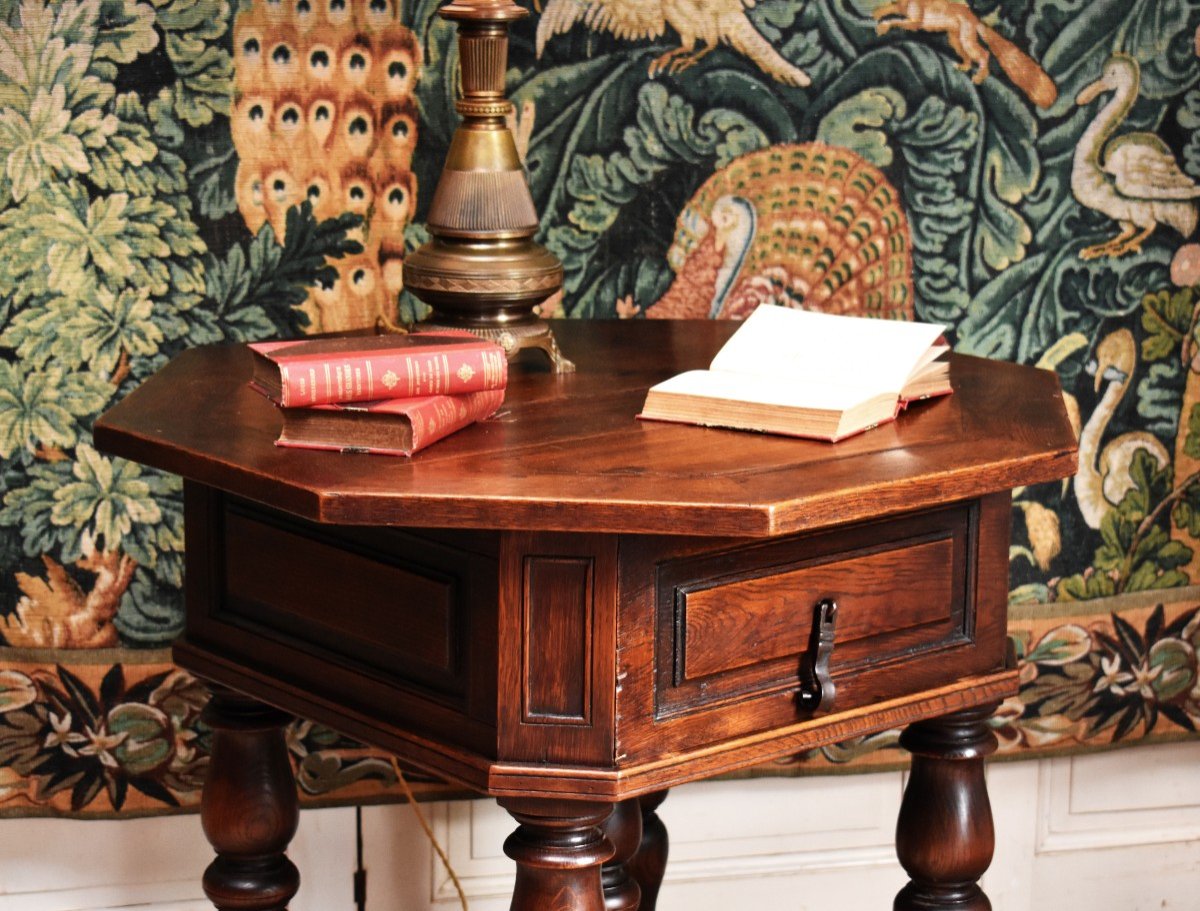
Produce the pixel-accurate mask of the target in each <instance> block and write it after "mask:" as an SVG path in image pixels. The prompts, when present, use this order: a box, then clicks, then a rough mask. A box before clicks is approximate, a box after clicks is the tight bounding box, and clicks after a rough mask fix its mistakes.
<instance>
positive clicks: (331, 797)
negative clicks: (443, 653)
mask: <svg viewBox="0 0 1200 911" xmlns="http://www.w3.org/2000/svg"><path fill="white" fill-rule="evenodd" d="M523 2H524V0H523ZM525 5H526V6H527V8H528V9H529V10H530V13H531V16H530V17H529V18H528V19H527V20H525V21H523V22H521V23H518V24H517V25H515V26H514V28H513V32H512V39H511V43H510V69H509V73H508V84H509V90H510V94H511V96H512V98H513V100H514V102H515V106H514V107H515V110H516V111H519V115H516V114H514V116H513V118H512V126H513V128H514V131H515V132H516V134H517V139H518V147H519V148H520V150H521V152H522V154H523V156H524V160H525V165H526V169H527V173H528V176H529V182H530V187H531V190H532V192H533V196H534V199H535V202H536V204H537V207H538V210H539V212H540V214H541V219H542V223H541V230H540V234H539V238H538V239H539V240H540V241H541V242H542V243H544V244H546V245H547V246H548V247H549V248H550V249H552V250H553V251H554V252H555V253H556V254H557V255H558V256H559V258H560V259H561V260H562V261H563V265H564V271H565V287H564V294H563V296H562V298H561V300H555V301H548V302H547V303H546V304H545V305H543V310H544V311H546V312H557V313H559V314H561V315H565V316H568V317H577V318H627V319H652V318H657V317H664V316H695V317H712V318H733V319H737V318H742V317H744V316H745V315H746V314H747V313H749V312H750V311H751V310H752V309H753V307H754V306H756V305H757V304H759V303H762V302H764V301H770V302H773V303H781V304H785V305H787V306H796V307H811V308H819V309H824V310H828V311H831V312H839V313H853V314H861V315H871V316H877V317H881V318H891V319H914V318H915V319H921V320H927V321H932V322H940V323H943V324H945V325H946V326H947V327H948V336H949V338H950V340H951V341H952V342H953V343H954V345H955V347H956V348H957V350H959V351H961V352H965V353H970V354H977V355H983V356H988V357H994V358H1004V359H1009V360H1014V361H1019V362H1022V363H1027V364H1036V365H1039V366H1041V367H1044V368H1046V369H1050V370H1054V371H1056V372H1057V373H1058V375H1059V377H1060V378H1061V381H1062V384H1063V389H1064V395H1065V398H1066V401H1067V405H1068V408H1069V411H1070V414H1071V415H1072V418H1073V420H1074V421H1075V423H1076V426H1077V428H1078V431H1079V437H1080V471H1079V473H1078V475H1077V476H1076V477H1075V478H1074V479H1071V480H1069V481H1067V482H1065V483H1058V484H1051V485H1045V486H1042V487H1038V488H1027V489H1022V490H1018V491H1016V493H1015V496H1014V499H1013V539H1012V545H1011V578H1010V588H1011V593H1010V605H1011V607H1010V611H1011V630H1012V634H1013V636H1014V638H1015V640H1016V647H1017V653H1018V656H1019V658H1020V660H1021V679H1022V691H1021V695H1020V696H1019V697H1018V698H1015V699H1013V700H1010V701H1009V702H1008V703H1006V704H1005V705H1004V706H1003V707H1002V708H1001V710H1000V712H999V713H998V714H997V717H996V719H995V726H996V729H997V732H998V733H999V735H1000V737H1001V741H1002V744H1003V748H1004V749H1005V750H1007V751H1008V752H1010V753H1012V754H1014V755H1019V754H1021V753H1024V752H1029V753H1038V754H1040V752H1041V751H1046V750H1071V749H1081V748H1082V749H1087V748H1094V747H1102V746H1109V745H1112V744H1114V743H1126V742H1148V741H1152V740H1155V739H1161V738H1174V737H1180V736H1188V735H1190V734H1191V733H1194V731H1195V730H1196V725H1197V723H1200V671H1198V667H1197V650H1198V649H1200V335H1198V326H1200V238H1198V237H1197V236H1196V231H1197V226H1198V220H1200V2H1196V0H1096V2H1091V3H1087V4H1081V3H1079V2H1077V0H836V2H835V0H757V2H753V3H752V2H745V0H688V2H683V0H661V2H649V3H635V2H633V0H528V2H526V3H525ZM438 6H439V2H438V0H0V249H3V250H4V252H5V256H4V258H3V261H2V262H0V473H2V475H3V483H2V484H0V814H9V815H22V814H24V815H28V814H76V815H105V814H113V813H145V812H158V811H162V810H169V809H175V808H188V807H191V806H194V805H195V803H196V801H197V799H198V795H199V791H198V787H199V781H200V779H201V777H202V773H203V770H204V767H205V763H206V761H207V749H208V736H207V732H206V731H205V729H204V727H203V724H202V723H201V721H200V715H199V713H200V707H201V706H202V704H203V701H204V698H205V696H204V691H203V688H202V687H201V686H200V685H199V684H198V683H197V681H195V680H193V679H191V678H189V677H188V676H187V675H186V674H183V673H182V672H180V671H178V670H177V669H175V668H174V667H172V665H171V664H170V658H169V653H168V652H167V651H166V648H167V646H168V644H169V643H170V641H171V640H172V638H173V637H174V636H175V635H176V634H177V633H178V632H179V629H180V624H181V620H182V606H181V586H182V581H183V579H182V573H183V568H182V549H183V528H182V505H181V491H180V486H179V483H178V482H177V481H176V480H175V479H173V478H171V477H168V476H165V475H162V474H159V473H157V472H152V471H149V470H147V469H143V468H140V467H139V466H136V465H133V464H130V463H127V462H123V461H121V460H117V459H110V458H108V457H106V456H104V455H103V454H101V453H99V452H98V451H97V450H96V449H95V448H94V447H93V446H92V443H91V432H90V428H91V425H92V422H93V421H94V419H95V418H96V416H97V415H98V414H100V413H101V412H102V411H103V410H105V409H106V408H107V407H109V406H110V405H111V404H112V403H114V402H116V401H117V400H119V399H120V398H121V397H122V396H124V395H126V394H128V393H129V391H130V390H132V389H133V388H134V387H135V386H136V385H137V384H138V382H140V381H141V380H142V379H144V378H145V377H146V376H148V375H149V374H150V373H152V372H153V371H154V370H156V369H157V368H158V367H159V366H161V365H162V364H164V363H165V362H166V361H167V360H168V359H169V358H170V357H172V356H173V355H174V354H176V353H178V352H179V351H181V350H183V349H184V348H186V347H190V346H194V345H201V344H208V343H216V342H243V341H248V340H253V339H260V338H266V337H270V336H294V335H297V334H300V333H304V332H313V331H327V330H335V329H346V328H352V327H372V326H375V327H386V326H392V325H395V324H403V323H405V322H408V321H411V320H413V319H415V318H418V317H419V316H421V315H422V307H421V305H420V304H419V302H417V301H415V299H413V298H412V297H411V296H410V295H408V294H407V293H406V292H404V290H403V287H402V273H401V270H400V268H399V264H400V263H401V262H402V261H403V257H404V255H405V253H406V252H407V251H408V250H411V249H414V248H415V247H416V246H418V245H419V244H421V243H422V242H423V241H424V240H425V239H427V235H426V232H425V230H424V228H423V222H424V218H425V213H426V212H427V210H428V207H429V202H430V195H431V191H432V189H433V188H434V187H435V186H436V184H437V177H438V175H439V172H440V169H441V166H442V162H443V160H444V158H445V154H446V151H447V149H448V147H449V143H450V137H451V135H452V133H453V130H454V127H455V125H456V123H457V120H456V115H455V113H454V101H455V99H456V97H457V94H458V81H457V80H458V75H457V72H458V71H457V63H458V61H457V56H456V47H455V43H454V39H455V31H454V28H453V26H451V25H450V24H448V23H446V22H444V21H442V20H441V19H440V18H439V17H438V16H437V8H438ZM568 353H569V352H568ZM289 745H290V748H291V752H292V756H293V759H294V762H295V765H296V768H297V772H298V779H299V781H300V782H301V785H302V788H303V789H304V793H305V795H306V796H307V797H308V799H310V800H311V801H315V802H320V801H339V800H354V799H358V798H361V797H363V796H367V795H378V794H379V793H380V791H381V789H383V790H384V791H386V790H387V789H388V788H390V787H391V786H392V784H393V782H394V774H393V772H392V768H391V765H390V763H388V762H387V761H386V759H385V758H384V757H382V756H380V755H378V754H375V753H373V752H371V751H370V750H366V749H364V748H362V747H360V746H359V745H357V744H353V743H351V742H349V741H347V740H345V739H344V738H341V737H340V736H339V735H337V734H334V733H332V732H328V731H325V730H323V729H321V728H316V727H313V726H312V725H308V724H303V723H298V724H297V725H296V726H295V727H294V728H293V729H292V730H291V733H290V739H289ZM894 746H895V737H894V735H888V734H885V735H879V736H876V737H871V738H867V739H865V740H861V741H854V742H849V743H843V744H839V745H837V746H836V747H829V748H827V749H825V750H823V751H821V752H820V753H818V754H814V755H811V756H803V757H797V758H796V759H795V761H793V762H792V763H790V764H789V766H790V767H799V768H803V769H806V770H821V769H824V768H828V767H829V765H830V764H831V763H838V764H841V763H847V762H853V763H855V764H858V765H867V766H869V765H874V764H880V763H894V762H896V761H898V760H899V759H900V753H899V751H897V750H895V749H893V748H894Z"/></svg>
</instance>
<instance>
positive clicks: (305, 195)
mask: <svg viewBox="0 0 1200 911" xmlns="http://www.w3.org/2000/svg"><path fill="white" fill-rule="evenodd" d="M233 46H234V86H235V90H236V92H235V100H234V107H233V112H232V116H231V118H230V131H231V133H232V135H233V143H234V147H235V148H236V149H237V153H238V171H237V182H236V193H237V201H238V209H239V210H240V212H241V215H242V218H243V219H244V221H245V222H246V226H247V227H248V228H249V229H250V231H251V232H253V233H257V232H258V231H259V229H260V228H262V226H263V225H264V224H268V223H269V224H270V225H271V227H272V229H273V230H274V233H275V237H276V238H277V239H279V240H283V239H284V235H285V229H286V227H287V213H288V210H289V209H291V208H292V207H293V206H296V205H299V204H300V203H302V202H304V201H307V202H308V203H309V204H310V205H311V206H312V210H313V215H314V216H315V217H316V218H318V219H320V220H324V219H327V218H332V217H334V216H337V215H340V214H341V213H343V212H351V213H354V214H355V215H358V216H360V217H361V218H362V223H361V225H360V226H359V227H358V228H356V229H354V231H353V232H352V234H351V236H352V238H353V239H354V240H356V241H358V242H359V243H360V244H361V245H362V247H363V250H362V252H361V253H359V254H356V255H352V256H346V257H342V258H341V259H338V260H332V261H330V265H331V266H332V267H333V268H334V269H335V270H336V272H337V278H336V279H335V280H334V281H333V282H332V283H326V284H321V285H318V286H317V287H315V288H314V289H312V291H311V292H310V294H309V299H308V300H307V301H305V303H304V305H303V307H302V309H303V311H304V312H305V314H306V315H307V316H308V318H309V324H310V330H311V331H314V332H320V331H324V332H329V331H339V330H346V329H357V328H362V327H365V326H371V325H373V324H375V323H376V322H377V321H379V320H383V321H384V322H388V321H390V319H391V317H393V316H394V312H395V302H396V297H397V295H398V294H399V291H400V286H401V284H402V282H401V272H400V266H399V262H400V257H402V255H403V250H404V230H405V228H406V227H407V225H408V223H409V221H410V220H411V218H412V213H413V208H414V206H413V204H414V202H415V196H416V191H417V186H416V177H415V176H414V174H413V171H412V157H413V151H414V149H415V147H416V141H417V123H418V113H417V105H416V97H415V89H416V83H417V78H418V74H419V72H420V67H421V47H420V45H419V43H418V42H417V39H416V36H415V35H414V34H413V32H412V31H411V30H410V29H409V28H408V27H407V26H405V25H404V24H403V23H402V22H401V21H400V4H399V3H398V0H296V2H295V3H294V4H293V3H289V4H286V5H285V4H283V3H280V2H278V0H246V2H243V3H241V4H240V9H239V12H238V13H237V16H236V18H235V20H234V26H233Z"/></svg>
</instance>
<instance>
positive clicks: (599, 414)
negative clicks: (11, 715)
mask: <svg viewBox="0 0 1200 911" xmlns="http://www.w3.org/2000/svg"><path fill="white" fill-rule="evenodd" d="M732 329H733V326H732V325H730V324H727V323H718V322H707V321H703V322H671V321H661V322H656V321H644V320H639V321H630V322H616V321H613V322H583V321H567V322H562V323H558V324H556V326H555V332H556V333H557V335H558V338H559V341H560V344H561V347H562V348H563V351H564V353H565V354H566V355H567V356H568V357H569V358H571V359H572V360H573V361H574V362H575V363H576V365H577V366H578V372H577V373H575V374H569V375H552V374H550V373H548V372H546V371H545V370H544V368H541V367H540V366H539V365H534V364H531V365H528V366H522V365H516V366H514V369H513V371H512V377H511V380H510V385H509V391H508V397H507V401H506V403H505V406H504V407H503V409H502V411H501V412H500V413H499V414H498V415H497V416H496V417H495V418H493V419H491V420H489V421H487V422H484V423H480V424H477V425H475V426H473V427H471V428H468V429H467V430H464V431H462V432H461V433H459V434H456V435H455V436H453V437H452V438H450V439H448V440H445V441H443V442H441V443H439V444H437V445H435V446H434V447H432V448H430V449H428V450H426V451H424V452H422V453H419V454H418V455H417V456H415V457H414V458H412V459H411V460H406V459H393V458H387V457H379V456H368V455H340V454H330V453H320V452H305V451H298V450H288V449H280V448H276V447H275V446H273V445H272V441H273V440H274V438H275V436H276V434H277V432H278V430H279V423H280V419H279V416H278V414H277V413H276V411H275V409H274V408H273V407H272V406H271V405H270V404H269V403H268V402H267V401H265V400H264V399H263V398H261V397H260V396H258V395H256V394H255V393H254V392H253V391H251V390H250V389H249V388H248V387H247V385H246V381H247V379H248V377H249V373H250V361H249V357H248V355H247V353H246V351H245V350H244V349H242V348H240V347H237V346H226V347H212V348H204V349H197V350H191V351H187V352H185V353H183V354H182V355H180V356H179V357H178V358H176V359H175V360H174V361H172V362H171V364H170V365H168V366H167V367H166V368H164V369H163V370H162V371H161V372H160V373H158V374H157V375H155V376H154V377H152V378H151V379H150V380H148V381H147V382H146V383H145V384H143V385H142V386H141V387H140V388H139V389H138V390H136V391H135V392H133V393H132V394H131V395H129V396H128V397H127V398H126V399H125V400H124V401H123V402H121V403H120V404H119V405H117V406H116V407H115V408H113V409H112V410H111V411H109V412H108V413H107V414H106V415H105V416H104V417H103V418H102V419H101V420H100V421H99V422H98V423H97V424H96V428H95V437H96V442H97V445H98V446H99V447H101V448H102V449H104V450H105V451H107V452H110V453H113V454H116V455H119V456H123V457H125V458H129V459H134V460H136V461H139V462H142V463H145V464H147V465H152V466H155V467H157V468H160V469H163V470H165V471H168V472H174V473H176V474H179V475H182V476H183V477H184V478H185V481H186V484H185V501H186V534H187V545H186V546H187V554H186V560H187V563H186V567H187V576H186V598H187V618H186V631H185V634H184V636H183V637H182V639H181V640H180V641H179V642H178V644H177V645H176V647H175V657H176V660H177V661H178V663H179V664H180V665H181V666H183V667H185V668H187V669H189V670H190V671H192V672H194V673H195V674H197V675H199V676H201V677H203V678H204V679H206V680H208V681H210V682H211V683H212V684H213V685H214V690H215V696H214V699H213V700H212V702H211V704H210V706H209V708H208V710H207V713H206V718H207V720H208V722H209V723H210V724H211V725H212V727H213V729H214V732H215V733H214V742H213V751H212V761H211V768H210V773H209V778H208V782H207V785H206V788H205V793H204V800H203V809H202V821H203V824H204V826H205V831H206V833H207V834H208V837H209V840H210V841H211V842H212V844H213V845H214V847H215V849H216V851H217V858H216V860H215V861H214V862H213V863H212V865H211V866H210V867H209V869H208V871H207V872H206V874H205V887H206V892H207V894H208V895H209V897H210V898H211V899H212V900H213V901H214V903H215V904H216V905H217V906H218V907H219V908H230V909H233V908H237V909H261V911H266V909H281V908H283V907H285V906H286V904H287V902H288V901H289V899H290V898H291V896H292V895H293V894H294V893H295V891H296V889H297V887H298V883H299V878H298V874H297V872H296V869H295V867H294V866H293V865H292V864H291V862H290V861H289V860H288V859H287V857H286V854H285V851H286V848H287V844H288V841H289V840H290V838H291V836H292V834H293V833H294V830H295V826H296V820H297V810H296V795H295V786H294V782H293V780H292V773H291V769H290V766H289V763H288V758H287V752H286V748H285V745H284V740H283V734H282V726H283V725H284V724H285V723H286V722H287V721H288V719H289V717H290V716H291V715H299V716H302V717H305V718H309V719H313V720H315V721H319V722H321V723H323V724H326V725H329V726H330V727H332V728H335V729H337V730H339V731H342V732H345V733H346V734H348V735H351V736H353V737H356V738H359V739H361V740H362V741H364V742H366V743H369V744H373V745H375V746H377V747H380V748H383V749H385V750H388V751H390V752H392V753H394V754H395V755H397V756H398V757H401V758H402V759H403V760H405V761H406V762H409V763H412V764H414V765H416V766H419V767H421V768H424V769H427V770H429V771H431V772H433V773H435V774H437V775H440V776H442V777H445V778H447V779H449V780H451V781H455V782H458V783H461V784H463V785H465V786H467V787H469V788H471V789H474V790H475V791H477V792H479V793H480V794H487V795H491V796H493V797H496V798H498V799H499V800H500V802H501V804H502V805H503V806H504V807H505V808H506V809H507V810H508V811H509V812H510V813H511V814H512V816H513V817H514V818H515V819H516V820H517V823H518V826H517V828H516V831H515V832H514V834H513V835H512V836H511V837H510V838H509V839H508V841H507V842H506V844H505V850H506V852H507V853H508V854H509V856H511V857H512V858H514V859H515V860H516V862H517V871H518V872H517V884H516V889H515V893H514V897H513V905H512V906H513V908H514V909H515V911H551V909H553V911H600V909H602V908H609V909H629V911H632V909H636V908H639V907H640V908H642V909H643V911H648V909H652V908H653V906H654V901H655V896H656V895H657V891H658V887H659V883H660V881H661V877H662V873H663V864H664V863H665V837H664V833H663V832H662V824H661V821H660V820H658V819H657V817H656V816H655V815H654V808H655V807H656V806H657V805H658V803H659V802H660V801H661V800H662V797H663V796H664V794H665V791H666V789H668V788H670V787H672V786H675V785H678V784H682V783H684V782H688V781H694V780H697V779H702V778H705V777H708V776H712V775H715V774H719V773H723V772H732V771H736V770H739V769H743V768H746V767H748V766H751V765H753V764H756V763H761V762H765V761H768V760H772V759H777V758H780V757H783V756H787V755H789V754H794V753H797V752H802V751H805V750H811V749H813V748H816V747H820V746H822V745H825V744H829V743H833V742H835V741H839V740H844V739H846V738H849V737H855V736H859V735H865V734H869V733H872V732H876V731H880V730H884V729H887V728H891V727H896V726H901V725H903V726H907V728H906V730H905V732H904V734H903V737H902V743H903V745H904V746H905V747H907V749H908V750H909V751H911V752H912V754H913V756H914V761H913V770H912V774H911V776H910V780H909V785H908V788H907V791H906V793H905V798H904V801H903V804H902V809H901V814H900V821H899V826H898V831H897V848H898V853H899V856H900V861H901V863H902V864H903V866H904V868H905V869H906V870H907V871H908V874H909V876H910V879H911V881H910V883H909V884H908V886H906V887H905V888H904V890H902V891H901V893H900V895H899V896H897V899H896V908H898V909H903V911H918V909H920V911H931V909H944V911H950V909H956V911H979V909H985V908H988V907H989V905H988V901H987V898H986V897H985V896H984V894H983V892H982V891H981V890H980V889H979V887H978V885H977V880H978V878H979V877H980V876H981V875H982V873H983V872H984V870H985V869H986V868H987V865H988V863H989V862H990V859H991V854H992V845H993V834H992V822H991V812H990V809H989V806H988V801H987V793H986V789H985V786H984V780H983V758H984V756H986V755H987V754H988V753H990V752H991V751H992V750H993V749H994V747H995V739H994V737H993V736H992V734H991V733H990V731H989V728H988V724H987V722H988V718H989V716H990V714H991V712H992V710H993V709H994V707H995V705H996V704H997V702H998V701H1000V700H1001V699H1003V698H1005V697H1007V696H1010V695H1012V694H1014V693H1015V692H1016V689H1017V680H1016V671H1015V669H1014V668H1013V667H1012V666H1011V661H1009V660H1006V655H1007V650H1006V636H1005V632H1006V626H1005V623H1006V592H1007V571H1008V546H1009V518H1010V509H1011V507H1010V491H1011V489H1012V488H1013V487H1015V486H1018V485H1027V484H1034V483H1038V482H1045V481H1051V480H1055V479H1058V478H1062V477H1064V476H1066V475H1069V474H1071V473H1072V472H1073V471H1074V469H1075V464H1076V456H1075V438H1074V435H1073V432H1072V430H1071V427H1070V425H1069V423H1068V420H1067V416H1066V412H1065V410H1064V407H1063V401H1062V395H1061V392H1060V389H1059V385H1058V382H1057V378H1056V377H1055V376H1054V374H1052V373H1049V372H1045V371H1041V370H1036V369H1033V368H1027V367H1020V366H1015V365H1012V364H1007V363H1000V362H991V361H987V360H981V359H977V358H971V357H960V356H956V357H954V358H953V359H952V366H951V377H952V383H953V386H954V390H955V392H954V394H953V395H951V396H948V397H946V398H943V399H939V400H935V401H930V402H926V403H921V404H918V405H915V406H913V407H912V408H910V409H909V411H908V412H906V413H905V414H903V415H902V416H901V417H900V419H899V420H897V421H896V422H895V423H892V424H889V425H887V426H884V427H880V428H878V429H876V430H873V431H870V432H868V433H866V434H863V435H860V436H858V437H855V438H852V439H849V440H845V441H843V442H841V443H837V444H826V443H817V442H807V441H800V440H793V439H785V438H782V437H774V436H765V435H759V434H753V433H739V432H735V431H726V430H715V429H704V428H699V427H691V426H681V425H672V424H662V423H651V422H639V421H637V420H636V419H635V416H636V414H637V412H638V410H639V408H640V406H641V403H642V400H643V398H644V396H645V393H646V389H647V388H648V387H649V386H650V385H652V384H653V383H655V382H657V381H659V380H661V379H663V378H665V377H667V376H669V375H672V374H674V373H677V372H680V371H682V370H685V369H690V368H695V367H703V366H706V365H707V363H708V361H709V360H710V359H711V357H712V355H713V354H714V353H715V352H716V350H717V348H718V347H719V346H720V344H721V343H722V342H723V341H724V339H725V338H727V337H728V334H729V333H730V332H731V331H732ZM831 787H836V783H834V784H831Z"/></svg>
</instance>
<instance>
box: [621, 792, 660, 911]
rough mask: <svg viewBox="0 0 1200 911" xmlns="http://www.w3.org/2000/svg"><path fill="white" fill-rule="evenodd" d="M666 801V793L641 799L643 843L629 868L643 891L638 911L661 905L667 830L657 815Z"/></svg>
mask: <svg viewBox="0 0 1200 911" xmlns="http://www.w3.org/2000/svg"><path fill="white" fill-rule="evenodd" d="M666 799H667V792H666V791H655V792H654V793H653V794H646V795H644V796H642V797H639V798H638V803H639V805H640V807H641V811H642V843H641V844H640V845H638V849H637V853H636V854H634V855H633V857H632V858H631V859H630V860H629V863H628V864H626V866H627V867H628V868H629V873H630V875H631V876H632V877H633V878H634V879H635V880H637V883H638V885H639V886H641V887H642V903H641V904H640V905H639V906H638V911H654V909H655V906H656V905H657V904H658V889H659V887H660V886H661V885H662V881H663V873H665V872H666V869H667V846H668V844H669V841H668V838H667V827H666V825H665V824H664V823H663V821H662V820H661V819H659V816H658V813H657V812H656V811H657V810H658V808H659V807H660V806H661V805H662V802H663V801H664V800H666Z"/></svg>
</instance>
